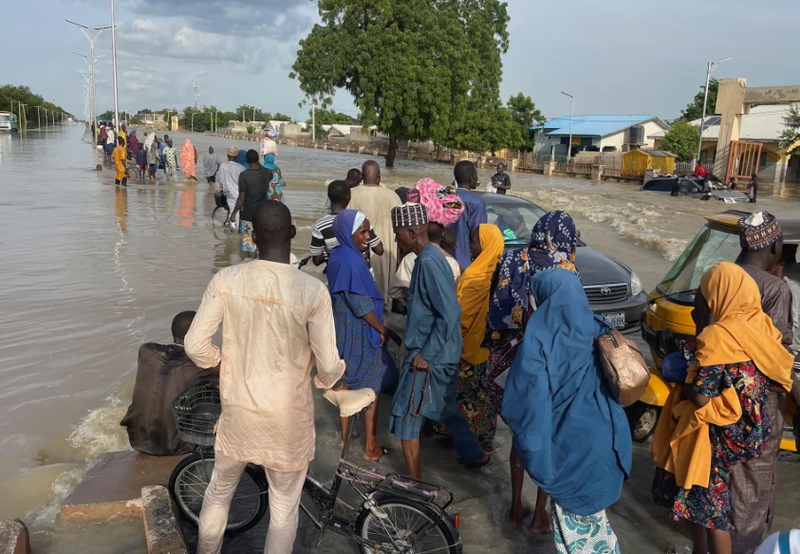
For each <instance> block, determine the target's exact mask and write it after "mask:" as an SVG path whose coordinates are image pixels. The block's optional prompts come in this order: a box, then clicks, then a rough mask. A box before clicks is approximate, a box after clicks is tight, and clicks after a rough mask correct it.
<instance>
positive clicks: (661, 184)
mask: <svg viewBox="0 0 800 554" xmlns="http://www.w3.org/2000/svg"><path fill="white" fill-rule="evenodd" d="M674 183H675V180H674V179H653V180H652V181H648V182H647V183H645V185H644V190H649V191H653V192H672V185H673V184H674Z"/></svg>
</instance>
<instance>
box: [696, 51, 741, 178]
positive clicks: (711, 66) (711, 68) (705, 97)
mask: <svg viewBox="0 0 800 554" xmlns="http://www.w3.org/2000/svg"><path fill="white" fill-rule="evenodd" d="M731 59H732V58H726V59H724V60H719V61H718V62H708V69H707V70H706V88H705V94H704V95H703V113H702V115H701V116H700V138H699V139H698V141H697V156H696V157H695V161H694V166H695V167H697V164H699V163H700V151H701V150H702V149H703V127H704V126H705V124H706V107H707V106H708V87H709V85H710V84H711V72H712V71H714V70H715V69H716V68H717V66H718V65H719V64H721V63H725V62H727V61H730V60H731Z"/></svg>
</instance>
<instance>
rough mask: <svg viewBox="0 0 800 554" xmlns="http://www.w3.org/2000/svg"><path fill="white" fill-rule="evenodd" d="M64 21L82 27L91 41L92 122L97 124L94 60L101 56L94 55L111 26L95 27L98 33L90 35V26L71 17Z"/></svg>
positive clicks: (87, 38) (82, 30) (84, 33)
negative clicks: (98, 40) (98, 43)
mask: <svg viewBox="0 0 800 554" xmlns="http://www.w3.org/2000/svg"><path fill="white" fill-rule="evenodd" d="M64 21H66V22H67V23H69V24H70V25H75V26H76V27H77V28H78V29H80V30H81V32H82V33H83V35H84V36H85V37H86V40H88V41H89V51H90V53H91V64H89V68H90V70H91V72H92V112H93V113H92V123H94V124H95V125H96V124H97V86H96V83H97V79H96V78H95V71H94V62H95V61H96V60H97V59H98V58H99V56H98V57H95V55H94V45H95V43H96V42H97V39H98V37H100V35H102V34H103V31H105V30H106V29H108V28H109V26H108V25H106V26H104V27H95V28H94V30H95V31H97V33H96V34H95V35H94V37H90V36H89V33H87V32H86V29H88V28H89V27H87V26H86V25H83V24H81V23H76V22H74V21H70V20H69V19H65V20H64ZM78 55H79V56H80V54H78ZM81 57H83V56H81Z"/></svg>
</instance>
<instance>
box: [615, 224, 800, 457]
mask: <svg viewBox="0 0 800 554" xmlns="http://www.w3.org/2000/svg"><path fill="white" fill-rule="evenodd" d="M747 215H750V214H749V212H742V211H738V210H728V211H726V212H723V213H721V214H718V215H715V216H711V217H709V218H708V221H707V223H706V224H705V226H704V227H703V228H702V229H701V230H700V232H699V233H698V234H697V236H696V237H695V238H694V240H692V242H691V243H689V245H688V246H687V247H686V249H685V250H684V251H683V254H681V256H680V258H678V260H677V261H676V262H675V265H673V266H672V269H670V270H669V272H668V273H667V275H666V276H665V277H664V280H663V281H662V282H661V283H660V284H659V285H658V286H657V287H656V289H655V290H654V291H653V292H652V293H651V294H650V301H649V302H648V304H647V310H646V311H645V313H644V316H643V321H642V336H643V337H644V339H645V341H647V343H648V345H649V346H650V349H651V351H652V354H653V359H654V360H655V362H656V367H654V368H651V370H650V384H649V385H648V387H647V390H646V391H645V393H644V394H643V395H642V397H641V399H640V400H639V402H637V403H636V404H634V405H633V406H630V407H629V408H627V409H626V412H627V413H628V420H629V422H630V424H631V432H632V434H633V438H634V440H637V441H644V440H646V439H647V438H648V437H649V436H650V435H651V434H652V433H653V431H654V430H655V427H656V422H657V420H658V416H659V413H660V411H661V408H662V407H663V406H664V403H665V401H666V399H667V396H668V395H669V392H670V390H671V388H672V384H671V383H667V382H666V381H665V380H664V378H663V376H662V375H661V371H660V368H661V363H662V361H663V359H664V357H666V356H667V355H668V354H671V353H673V352H681V351H682V350H683V347H684V344H686V343H687V342H689V341H694V340H695V326H694V322H693V321H692V310H693V308H694V298H695V291H696V290H697V288H698V287H699V286H700V279H701V278H702V277H703V274H705V272H706V271H708V270H709V269H710V268H711V267H713V266H714V265H715V264H717V263H719V262H735V261H736V258H737V257H738V256H739V252H740V250H741V249H740V246H739V234H738V231H737V228H736V223H737V222H738V221H739V219H740V218H742V217H744V216H747ZM778 220H779V222H780V224H781V228H782V230H783V240H784V248H787V246H788V245H798V244H800V218H798V217H797V216H796V215H795V216H794V217H787V218H781V217H780V216H778ZM794 248H795V249H796V248H797V247H796V246H795V247H794ZM794 262H795V263H794V264H787V266H786V274H787V275H788V276H789V277H790V278H792V279H795V280H800V265H798V264H797V263H796V262H797V260H794ZM799 415H800V414H799ZM798 419H800V418H798V415H796V408H795V406H794V405H793V403H792V402H791V399H787V412H786V417H785V420H786V422H787V424H791V423H795V425H794V427H795V428H797V425H796V424H797V423H800V421H798ZM781 448H782V449H783V450H790V451H793V452H797V451H798V447H797V444H796V439H795V436H794V433H793V432H792V425H785V426H784V434H783V440H782V441H781Z"/></svg>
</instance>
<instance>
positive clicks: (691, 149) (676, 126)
mask: <svg viewBox="0 0 800 554" xmlns="http://www.w3.org/2000/svg"><path fill="white" fill-rule="evenodd" d="M699 140H700V127H698V126H696V125H690V124H689V123H688V122H687V121H683V120H680V119H679V120H678V121H676V122H675V123H673V124H672V127H670V129H669V131H667V134H666V135H665V136H664V140H663V141H661V149H662V150H668V151H670V152H672V153H673V154H675V156H676V157H677V158H678V161H679V162H690V161H692V160H693V159H694V158H695V155H696V154H697V142H698V141H699Z"/></svg>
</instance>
